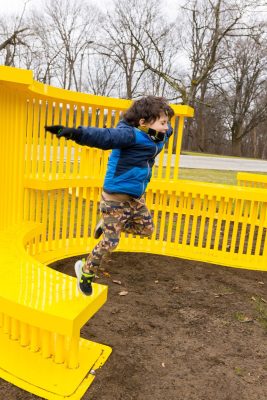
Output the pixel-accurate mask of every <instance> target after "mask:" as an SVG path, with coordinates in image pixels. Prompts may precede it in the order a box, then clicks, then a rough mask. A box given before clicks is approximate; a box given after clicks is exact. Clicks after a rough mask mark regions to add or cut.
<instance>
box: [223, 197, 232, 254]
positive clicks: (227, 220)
mask: <svg viewBox="0 0 267 400" xmlns="http://www.w3.org/2000/svg"><path fill="white" fill-rule="evenodd" d="M232 207H233V199H232V198H230V199H229V200H228V202H227V204H226V210H225V214H224V216H225V225H224V235H223V242H222V252H223V253H226V250H227V248H228V240H229V239H230V232H229V228H230V221H231V217H232Z"/></svg>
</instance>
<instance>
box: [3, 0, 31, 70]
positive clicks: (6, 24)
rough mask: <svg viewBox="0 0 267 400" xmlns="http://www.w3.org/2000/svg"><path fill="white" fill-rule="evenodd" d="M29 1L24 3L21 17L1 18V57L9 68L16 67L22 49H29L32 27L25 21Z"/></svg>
mask: <svg viewBox="0 0 267 400" xmlns="http://www.w3.org/2000/svg"><path fill="white" fill-rule="evenodd" d="M26 6H27V1H25V3H24V7H23V10H22V12H21V15H19V16H16V15H12V16H3V17H2V18H0V37H1V39H0V55H1V57H2V62H3V64H4V65H7V66H15V64H16V58H19V52H20V49H21V48H22V47H28V42H27V40H28V37H29V36H31V29H30V26H29V25H28V24H27V22H26V21H25V18H24V16H25V11H26Z"/></svg>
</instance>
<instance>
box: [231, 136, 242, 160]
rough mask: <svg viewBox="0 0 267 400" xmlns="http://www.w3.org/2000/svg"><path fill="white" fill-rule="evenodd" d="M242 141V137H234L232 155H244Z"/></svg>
mask: <svg viewBox="0 0 267 400" xmlns="http://www.w3.org/2000/svg"><path fill="white" fill-rule="evenodd" d="M241 143H242V140H241V139H238V138H236V137H233V138H232V156H236V157H241V156H242V151H241Z"/></svg>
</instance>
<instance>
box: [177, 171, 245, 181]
mask: <svg viewBox="0 0 267 400" xmlns="http://www.w3.org/2000/svg"><path fill="white" fill-rule="evenodd" d="M179 178H180V179H188V180H193V181H200V182H211V183H222V184H225V185H236V184H237V180H236V171H222V170H216V169H195V168H180V169H179Z"/></svg>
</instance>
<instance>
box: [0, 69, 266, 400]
mask: <svg viewBox="0 0 267 400" xmlns="http://www.w3.org/2000/svg"><path fill="white" fill-rule="evenodd" d="M129 105H130V101H128V100H122V99H111V98H105V97H100V96H92V95H86V94H81V93H75V92H71V91H66V90H63V89H58V88H53V87H50V86H47V85H43V84H41V83H38V82H35V81H34V80H33V75H32V72H31V71H26V70H20V69H15V68H9V67H0V127H1V131H0V182H1V196H0V249H1V270H0V274H1V278H2V279H1V280H0V282H1V283H0V352H1V361H0V376H1V377H3V378H4V379H6V380H9V381H10V382H12V383H14V384H16V385H18V386H21V387H22V388H24V389H26V390H29V391H31V392H33V393H35V394H37V395H39V396H42V397H44V398H47V399H63V398H64V399H66V398H68V399H71V400H76V399H77V400H78V399H80V398H81V396H82V394H83V393H84V391H85V390H86V389H87V388H88V386H89V385H90V383H91V382H92V380H93V375H91V374H90V370H91V369H94V370H95V369H97V368H98V367H99V366H101V365H102V364H103V363H104V361H105V360H106V359H107V357H108V355H109V354H110V351H111V350H110V349H109V348H108V347H107V346H104V345H98V344H92V342H87V341H84V340H83V339H80V329H81V327H82V325H83V324H84V323H85V322H86V321H87V320H88V319H89V318H90V317H91V316H92V314H93V313H95V312H97V311H98V309H99V308H100V307H101V306H102V305H103V304H104V302H105V299H106V293H107V288H106V287H104V286H102V285H97V284H95V290H94V293H95V294H94V296H92V297H91V298H84V297H83V296H80V295H79V294H78V293H77V289H76V287H75V279H74V278H72V277H68V278H66V276H65V275H64V274H60V273H58V272H55V271H54V272H53V271H52V270H51V269H50V268H49V267H47V266H46V265H47V264H49V263H51V262H52V261H56V260H58V259H62V258H64V257H68V256H73V255H78V254H84V253H86V252H90V250H91V249H92V247H93V246H94V245H95V243H96V241H95V239H94V238H93V229H94V226H95V224H96V221H97V220H98V218H99V211H98V204H99V199H100V193H101V187H102V182H103V178H104V173H105V168H106V164H107V160H108V155H109V152H107V151H105V152H104V151H101V150H98V149H93V148H89V147H82V146H78V145H77V144H75V143H73V142H71V141H65V140H64V139H60V140H58V139H57V138H55V137H52V135H50V134H46V133H45V131H44V125H45V124H48V125H49V124H58V123H59V124H62V125H67V126H78V125H89V126H90V125H91V126H99V127H103V126H108V127H113V126H115V125H116V123H117V122H118V120H119V118H120V116H121V113H122V112H123V111H124V110H125V109H127V108H128V107H129ZM173 108H174V111H175V118H173V121H172V124H173V128H174V134H173V136H172V137H171V139H170V141H169V143H168V146H167V147H166V149H165V151H164V152H162V153H161V154H160V156H159V158H158V159H157V162H156V166H155V167H154V172H153V177H152V180H151V182H150V184H149V186H148V190H147V193H146V203H147V205H148V207H149V209H151V211H152V214H153V219H154V223H155V232H154V234H153V236H152V238H140V237H133V236H132V235H125V234H122V237H121V241H120V245H119V248H118V250H121V251H138V252H149V253H157V254H162V255H169V256H175V257H180V258H188V259H194V260H200V261H206V262H210V263H215V264H221V265H227V266H231V267H237V268H247V269H254V270H266V269H267V254H266V251H267V250H266V249H267V246H266V230H267V217H266V207H267V192H266V189H264V188H254V187H253V188H252V187H246V186H241V185H238V186H230V185H221V184H209V183H203V182H193V181H185V180H180V179H179V156H180V149H181V141H182V133H183V127H184V122H185V118H186V117H192V116H193V110H192V108H190V107H188V106H184V105H174V106H173ZM11 253H12V254H11ZM11 272H12V274H14V273H15V274H17V275H16V280H15V285H13V286H12V279H11V278H10V274H11ZM48 277H50V278H49V279H48ZM47 279H48V280H47ZM66 279H67V281H68V284H67V286H66ZM64 285H65V286H64ZM62 287H63V288H66V287H67V289H66V290H67V294H68V295H67V296H66V298H64V295H63V292H64V291H63V292H62ZM37 299H38V301H37ZM59 303H60V305H59ZM42 307H43V308H42ZM59 310H61V311H59ZM60 313H61V314H62V315H60ZM93 348H94V349H95V353H94V351H93V350H92V349H93ZM88 353H90V354H91V355H90V354H88ZM93 353H94V354H93ZM10 354H12V355H13V357H14V358H15V357H16V355H18V354H19V357H20V359H21V360H25V361H23V362H21V363H19V365H17V363H16V362H15V361H13V362H12V357H11V361H10V356H9V355H10ZM70 360H71V361H70ZM85 360H87V361H85ZM88 360H90V362H89V361H88ZM25 363H26V364H27V368H28V370H29V371H30V373H28V374H26V371H25ZM37 364H38V365H40V368H41V370H42V374H41V375H42V379H41V378H40V374H38V373H37V372H36V367H35V365H37ZM51 368H52V369H53V371H54V370H55V371H57V373H58V375H56V372H55V373H54V372H53V374H51V370H52V369H51ZM88 372H89V374H88ZM25 374H26V376H25ZM66 374H67V375H66ZM52 375H54V376H56V377H57V378H56V379H57V382H58V384H57V385H55V380H54V381H53V379H52V378H51V376H52ZM65 376H68V377H69V381H70V382H73V385H72V386H69V387H68V390H67V391H66V390H65V389H64V384H63V383H62V382H63V381H64V380H66V379H65V378H64V377H65ZM55 386H57V388H55Z"/></svg>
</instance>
